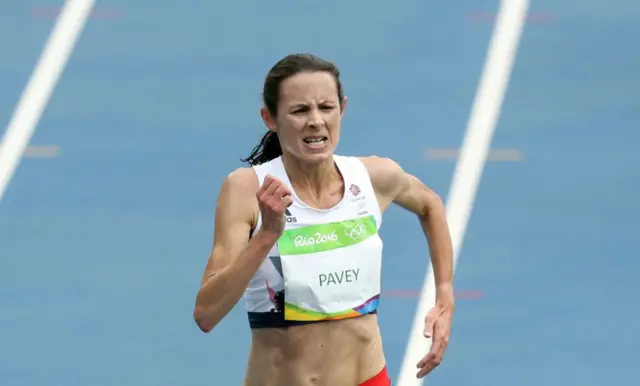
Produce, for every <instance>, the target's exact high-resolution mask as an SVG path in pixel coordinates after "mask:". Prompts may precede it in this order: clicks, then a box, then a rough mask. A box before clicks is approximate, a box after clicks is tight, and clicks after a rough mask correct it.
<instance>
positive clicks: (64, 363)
mask: <svg viewBox="0 0 640 386" xmlns="http://www.w3.org/2000/svg"><path fill="white" fill-rule="evenodd" d="M62 5H63V3H62V2H61V1H41V2H35V1H32V0H3V1H2V2H1V3H0V52H2V55H1V56H0V124H1V125H2V126H1V127H0V130H4V127H6V125H7V124H8V123H9V121H10V118H11V116H12V114H13V112H14V109H15V107H16V105H17V103H18V101H19V99H20V96H21V93H22V90H23V89H24V87H25V84H26V83H27V80H28V79H29V76H30V74H31V72H32V71H33V68H34V66H35V64H36V62H37V61H38V58H39V56H40V53H41V51H42V49H43V46H44V44H45V41H46V40H47V38H48V36H49V34H50V33H51V30H52V28H53V25H54V23H55V20H56V17H57V15H58V11H59V9H60V7H61V6H62ZM498 6H499V2H498V1H496V0H491V1H489V0H460V1H452V2H436V1H422V0H398V1H396V2H391V1H381V0H368V1H364V0H350V1H338V0H325V1H321V2H320V1H311V0H296V1H293V0H280V1H269V2H267V1H257V0H237V1H233V2H231V1H229V2H219V1H213V2H204V1H195V0H182V1H179V2H177V1H174V2H171V1H166V0H154V1H151V0H137V1H124V0H119V1H118V0H99V1H97V2H96V4H95V7H94V8H93V11H92V14H91V16H90V17H89V19H88V20H87V24H86V26H85V28H84V30H83V31H82V34H81V36H80V38H79V40H78V43H77V45H76V47H75V49H74V51H73V53H72V55H71V58H70V60H69V62H68V65H67V66H66V68H65V71H64V73H63V75H62V77H61V78H60V80H59V82H58V84H57V87H56V88H55V91H54V93H53V95H52V98H51V100H50V101H49V103H48V105H47V108H46V110H45V112H44V114H43V116H42V118H41V120H40V121H39V123H38V125H37V131H36V133H35V135H34V137H33V139H32V140H31V142H30V147H29V148H28V149H27V151H26V152H25V153H24V157H23V159H22V161H21V163H20V166H19V168H18V169H17V171H16V173H15V176H14V178H13V179H12V180H11V181H10V183H9V185H8V188H7V191H6V194H5V195H4V197H3V198H2V202H1V203H0V385H2V386H44V385H47V386H54V385H55V386H80V385H92V386H112V385H118V386H141V385H154V386H160V385H195V384H209V385H238V384H240V382H241V379H242V378H243V375H244V370H245V365H246V360H247V353H248V348H249V337H250V333H249V328H248V323H247V320H246V314H245V312H244V306H243V304H242V303H241V304H240V305H239V306H238V307H236V309H234V311H233V312H232V313H231V314H230V315H229V316H228V317H227V318H226V319H225V320H224V321H223V322H222V324H221V325H219V327H218V328H217V329H216V330H215V331H214V332H212V333H211V334H209V335H204V334H202V333H200V332H199V330H198V329H197V327H196V326H195V324H194V322H193V319H192V309H193V304H194V297H195V294H196V291H197V289H198V286H199V283H200V277H201V274H202V270H203V268H204V265H205V263H206V260H207V257H208V254H209V249H210V247H211V236H212V224H213V211H214V207H215V201H216V197H217V194H218V189H219V187H220V184H221V181H222V179H223V178H224V177H225V176H226V175H227V174H228V173H229V172H230V171H232V170H233V169H235V168H237V167H239V166H241V163H240V161H239V159H240V158H241V157H244V156H246V155H248V153H249V152H250V150H251V149H252V148H253V146H254V145H255V144H257V142H258V141H259V139H260V137H261V136H262V134H263V133H264V131H265V128H264V126H263V124H262V122H261V120H260V116H259V108H260V104H261V100H260V92H261V89H262V82H263V80H264V76H265V75H266V73H267V71H268V70H269V68H270V67H271V66H272V65H273V64H274V63H275V62H276V61H277V60H279V59H280V58H281V57H283V56H284V55H286V54H289V53H293V52H312V53H315V54H317V55H319V56H322V57H324V58H326V59H330V60H332V61H335V62H336V63H337V64H338V65H339V67H340V69H341V71H342V76H343V83H344V86H345V91H346V94H347V95H348V97H349V106H348V110H347V113H346V116H345V119H344V122H343V134H342V139H341V141H342V142H341V144H340V147H339V153H342V154H353V155H368V154H378V155H381V156H388V157H392V158H394V159H395V160H397V161H398V162H399V163H400V164H401V165H402V166H403V167H404V168H405V169H406V170H407V171H409V172H410V173H412V174H415V175H416V176H418V177H419V178H421V179H422V180H423V181H425V182H426V183H427V184H428V185H430V186H431V187H432V188H434V189H435V190H436V191H438V192H439V193H440V194H441V195H442V196H443V197H445V196H446V195H447V193H448V190H449V186H450V183H451V177H452V172H453V170H454V167H455V161H456V152H457V150H458V149H459V148H460V146H461V140H462V136H463V134H464V132H465V129H466V126H467V121H468V119H469V114H470V110H471V106H472V103H473V99H474V96H475V93H476V89H477V86H478V82H479V78H480V75H481V72H482V68H483V64H484V61H485V57H486V52H487V48H488V44H489V41H490V38H491V34H492V28H493V22H494V19H495V15H496V12H497V10H498ZM633 36H636V38H638V37H640V2H638V1H633V0H609V1H595V0H566V1H551V0H533V1H532V2H531V7H530V13H529V15H528V17H527V22H526V25H525V29H524V32H523V35H522V39H521V41H520V46H519V50H518V54H517V59H516V62H515V66H514V69H513V73H512V75H511V82H510V85H509V88H508V91H507V94H506V97H505V101H504V104H503V105H502V112H501V115H500V119H499V122H498V125H497V128H496V133H495V137H494V140H493V144H492V149H493V151H492V153H491V154H490V157H489V160H488V162H487V164H486V168H485V172H484V175H483V178H482V180H481V183H480V187H479V191H478V194H477V199H476V202H475V206H474V210H473V213H472V216H471V219H470V222H469V228H468V231H467V234H466V237H465V240H464V244H463V248H462V251H461V254H460V260H459V265H458V270H457V275H456V286H457V289H458V292H459V293H458V302H457V313H456V316H455V320H454V329H453V334H452V342H451V345H450V348H449V350H448V353H447V356H446V360H445V362H444V363H443V365H442V366H441V367H440V368H439V369H438V370H437V371H436V372H435V373H434V374H433V375H432V376H431V377H430V378H429V380H428V382H429V384H431V385H443V386H448V385H451V386H454V385H456V386H458V385H479V386H480V385H487V386H514V385H518V386H534V385H535V386H539V385H563V386H566V385H585V386H600V385H606V386H609V385H637V384H639V383H640V382H639V381H638V375H637V360H638V359H639V358H640V332H639V329H638V328H637V322H638V320H639V319H640V306H638V301H637V295H636V293H637V292H638V291H639V290H640V286H639V285H638V275H640V262H639V260H638V256H637V255H636V254H635V252H633V251H634V247H633V245H634V244H633V243H634V241H633V237H634V236H633V235H634V234H636V233H637V228H636V227H637V219H638V216H639V215H640V204H639V203H638V195H637V194H638V186H639V184H640V182H639V181H640V172H639V166H640V152H638V147H639V143H640V129H639V128H638V123H639V122H640V76H639V75H638V73H639V72H640V71H638V69H640V50H639V49H638V48H637V47H638V44H637V43H633V41H634V40H635V39H636V38H634V37H633ZM382 235H383V238H384V240H385V243H386V244H385V250H386V255H385V262H384V272H383V285H384V288H385V293H384V295H383V301H382V309H381V313H380V323H381V328H382V333H383V337H384V339H385V349H386V355H387V359H388V366H389V370H390V373H391V375H392V376H393V378H394V379H396V377H397V375H398V372H399V370H400V365H401V363H402V359H403V355H404V350H405V347H406V345H407V340H408V338H409V337H408V335H409V334H408V332H409V330H410V328H411V323H412V319H413V314H414V311H415V308H416V302H417V295H418V293H419V290H420V288H421V286H422V282H423V278H424V272H425V267H426V264H427V261H428V254H427V251H426V246H425V241H424V238H423V237H422V235H421V231H420V228H419V226H418V224H417V222H416V220H415V219H414V217H413V216H412V215H410V214H408V213H406V212H404V211H402V210H400V209H395V208H394V209H392V210H390V211H389V212H388V214H387V215H386V217H385V222H384V224H383V228H382ZM401 386H402V385H401Z"/></svg>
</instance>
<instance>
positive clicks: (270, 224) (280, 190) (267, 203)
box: [257, 175, 293, 238]
mask: <svg viewBox="0 0 640 386" xmlns="http://www.w3.org/2000/svg"><path fill="white" fill-rule="evenodd" d="M257 197H258V205H259V207H260V214H261V216H262V230H264V231H265V232H268V233H269V234H271V235H273V236H274V237H275V238H278V237H280V235H282V232H284V226H285V218H284V211H285V209H286V208H287V207H289V205H291V204H292V203H293V199H292V198H291V190H289V188H287V186H286V185H285V184H284V183H283V182H282V181H280V180H279V179H277V178H275V177H273V176H271V175H267V176H266V177H265V179H264V182H263V183H262V186H261V187H260V190H259V191H258V193H257Z"/></svg>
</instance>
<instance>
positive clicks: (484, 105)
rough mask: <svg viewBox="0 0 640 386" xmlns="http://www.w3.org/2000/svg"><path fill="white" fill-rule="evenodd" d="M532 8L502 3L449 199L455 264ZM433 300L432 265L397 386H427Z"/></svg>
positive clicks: (519, 1) (523, 2) (516, 1)
mask: <svg viewBox="0 0 640 386" xmlns="http://www.w3.org/2000/svg"><path fill="white" fill-rule="evenodd" d="M528 8H529V0H502V1H501V3H500V10H499V11H498V17H497V19H496V24H495V26H494V31H493V36H492V38H491V43H490V46H489V51H488V55H487V58H486V62H485V65H484V71H483V74H482V78H481V80H480V85H479V87H478V91H477V93H476V99H475V101H474V104H473V108H472V111H471V116H470V119H469V122H468V126H467V130H466V132H465V135H464V139H463V143H462V150H461V152H460V158H459V160H458V163H457V165H456V169H455V172H454V174H453V181H452V183H451V190H450V191H449V197H448V200H447V219H448V221H449V226H450V228H451V237H452V242H453V251H454V266H455V264H456V263H457V261H458V256H459V254H460V248H461V246H462V241H463V239H464V234H465V231H466V228H467V222H468V220H469V216H470V214H471V209H472V208H473V204H474V200H475V196H476V192H477V190H478V184H479V182H480V178H481V176H482V171H483V169H484V164H485V162H486V159H487V155H488V153H489V149H490V147H491V141H492V139H493V133H494V131H495V127H496V124H497V122H498V117H499V115H500V109H501V107H502V101H503V99H504V95H505V91H506V89H507V85H508V83H509V78H510V76H511V69H512V67H513V62H514V60H515V57H516V53H517V50H518V43H519V41H520V36H521V34H522V29H523V27H524V22H525V19H526V15H527V10H528ZM434 304H435V283H434V277H433V269H432V266H431V264H429V267H428V270H427V275H426V278H425V281H424V284H423V288H422V292H421V294H420V299H419V301H418V306H417V309H416V314H415V316H414V321H413V326H412V329H411V333H410V335H409V341H408V342H407V348H406V351H405V355H404V359H403V362H402V366H401V369H400V375H399V378H398V380H397V383H396V385H398V386H420V385H422V384H423V380H424V379H417V378H416V373H417V372H418V369H417V368H416V364H417V363H418V361H420V359H422V358H423V357H424V356H425V355H426V353H427V352H428V350H429V348H430V344H431V341H430V340H427V339H425V338H424V335H423V330H424V317H425V315H426V314H427V312H428V311H429V309H430V308H431V307H433V305H434ZM453 339H455V337H453Z"/></svg>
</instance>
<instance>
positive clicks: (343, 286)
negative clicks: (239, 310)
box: [244, 155, 382, 328]
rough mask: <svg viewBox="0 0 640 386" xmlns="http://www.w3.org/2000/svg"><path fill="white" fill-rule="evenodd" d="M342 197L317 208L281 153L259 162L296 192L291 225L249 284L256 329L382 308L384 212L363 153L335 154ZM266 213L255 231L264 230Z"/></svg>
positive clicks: (260, 169) (261, 170)
mask: <svg viewBox="0 0 640 386" xmlns="http://www.w3.org/2000/svg"><path fill="white" fill-rule="evenodd" d="M334 160H335V162H336V165H337V166H338V169H340V172H341V173H342V176H343V178H344V183H345V193H344V197H343V198H342V200H341V201H340V202H339V203H338V204H337V205H336V206H335V207H333V208H331V209H324V210H323V209H315V208H311V207H310V206H308V205H306V204H305V203H303V202H302V201H301V200H300V199H299V198H298V197H297V196H296V195H295V192H294V191H293V187H292V185H291V181H290V180H289V178H288V176H287V173H286V171H285V168H284V164H283V163H282V159H281V158H280V157H278V158H276V159H274V160H273V161H270V162H267V163H265V164H262V165H258V166H254V170H255V172H256V174H257V176H258V180H259V183H260V185H262V183H263V181H264V179H265V177H266V175H267V174H270V175H272V176H274V177H276V178H278V179H280V180H281V181H283V182H284V183H285V184H286V185H287V186H288V187H289V188H290V189H291V191H292V192H293V204H292V205H291V206H290V207H289V208H288V209H287V211H286V213H285V217H286V221H287V222H286V227H285V231H284V233H283V234H282V236H281V237H280V238H279V239H278V242H277V244H276V245H275V246H274V247H273V248H272V249H271V251H270V252H269V254H268V257H267V258H266V259H265V261H264V262H263V263H262V265H261V266H260V268H259V269H258V271H257V272H256V274H255V275H254V277H253V278H252V279H251V281H250V282H249V285H248V287H247V289H246V291H245V294H244V298H245V302H246V306H247V311H248V314H249V322H250V326H251V327H252V328H260V327H281V326H287V325H294V324H301V323H308V322H315V321H323V320H337V319H346V318H353V317H357V316H361V315H365V314H369V313H373V312H376V310H377V308H378V304H379V297H380V277H381V269H382V240H381V239H380V237H379V235H378V230H379V229H380V224H381V222H382V214H381V212H380V206H379V205H378V201H377V199H376V195H375V192H374V190H373V186H372V184H371V180H370V178H369V174H368V172H367V170H366V168H365V166H364V164H362V162H361V161H360V160H359V159H358V158H356V157H344V156H338V155H334ZM260 225H261V218H259V219H258V224H257V226H256V230H254V233H255V232H256V231H257V230H258V229H259V228H260Z"/></svg>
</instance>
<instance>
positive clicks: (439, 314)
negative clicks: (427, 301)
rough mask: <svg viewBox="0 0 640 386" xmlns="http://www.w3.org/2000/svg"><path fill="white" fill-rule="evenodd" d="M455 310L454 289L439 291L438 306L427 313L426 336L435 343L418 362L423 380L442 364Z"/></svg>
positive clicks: (419, 374)
mask: <svg viewBox="0 0 640 386" xmlns="http://www.w3.org/2000/svg"><path fill="white" fill-rule="evenodd" d="M453 310H454V300H453V288H452V287H451V288H446V289H438V291H437V296H436V305H435V307H433V308H432V309H431V310H430V311H429V312H428V313H427V317H426V318H425V325H424V336H425V337H426V338H433V342H432V343H431V350H429V353H428V354H427V355H426V356H425V357H424V358H422V360H421V361H420V362H418V366H417V367H418V369H419V370H418V374H417V377H418V378H423V377H424V376H425V375H427V374H429V373H430V372H431V370H433V369H435V368H436V367H437V366H438V365H439V364H440V362H442V358H443V357H444V352H445V350H446V349H447V346H448V345H449V335H450V333H451V320H452V317H453Z"/></svg>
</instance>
